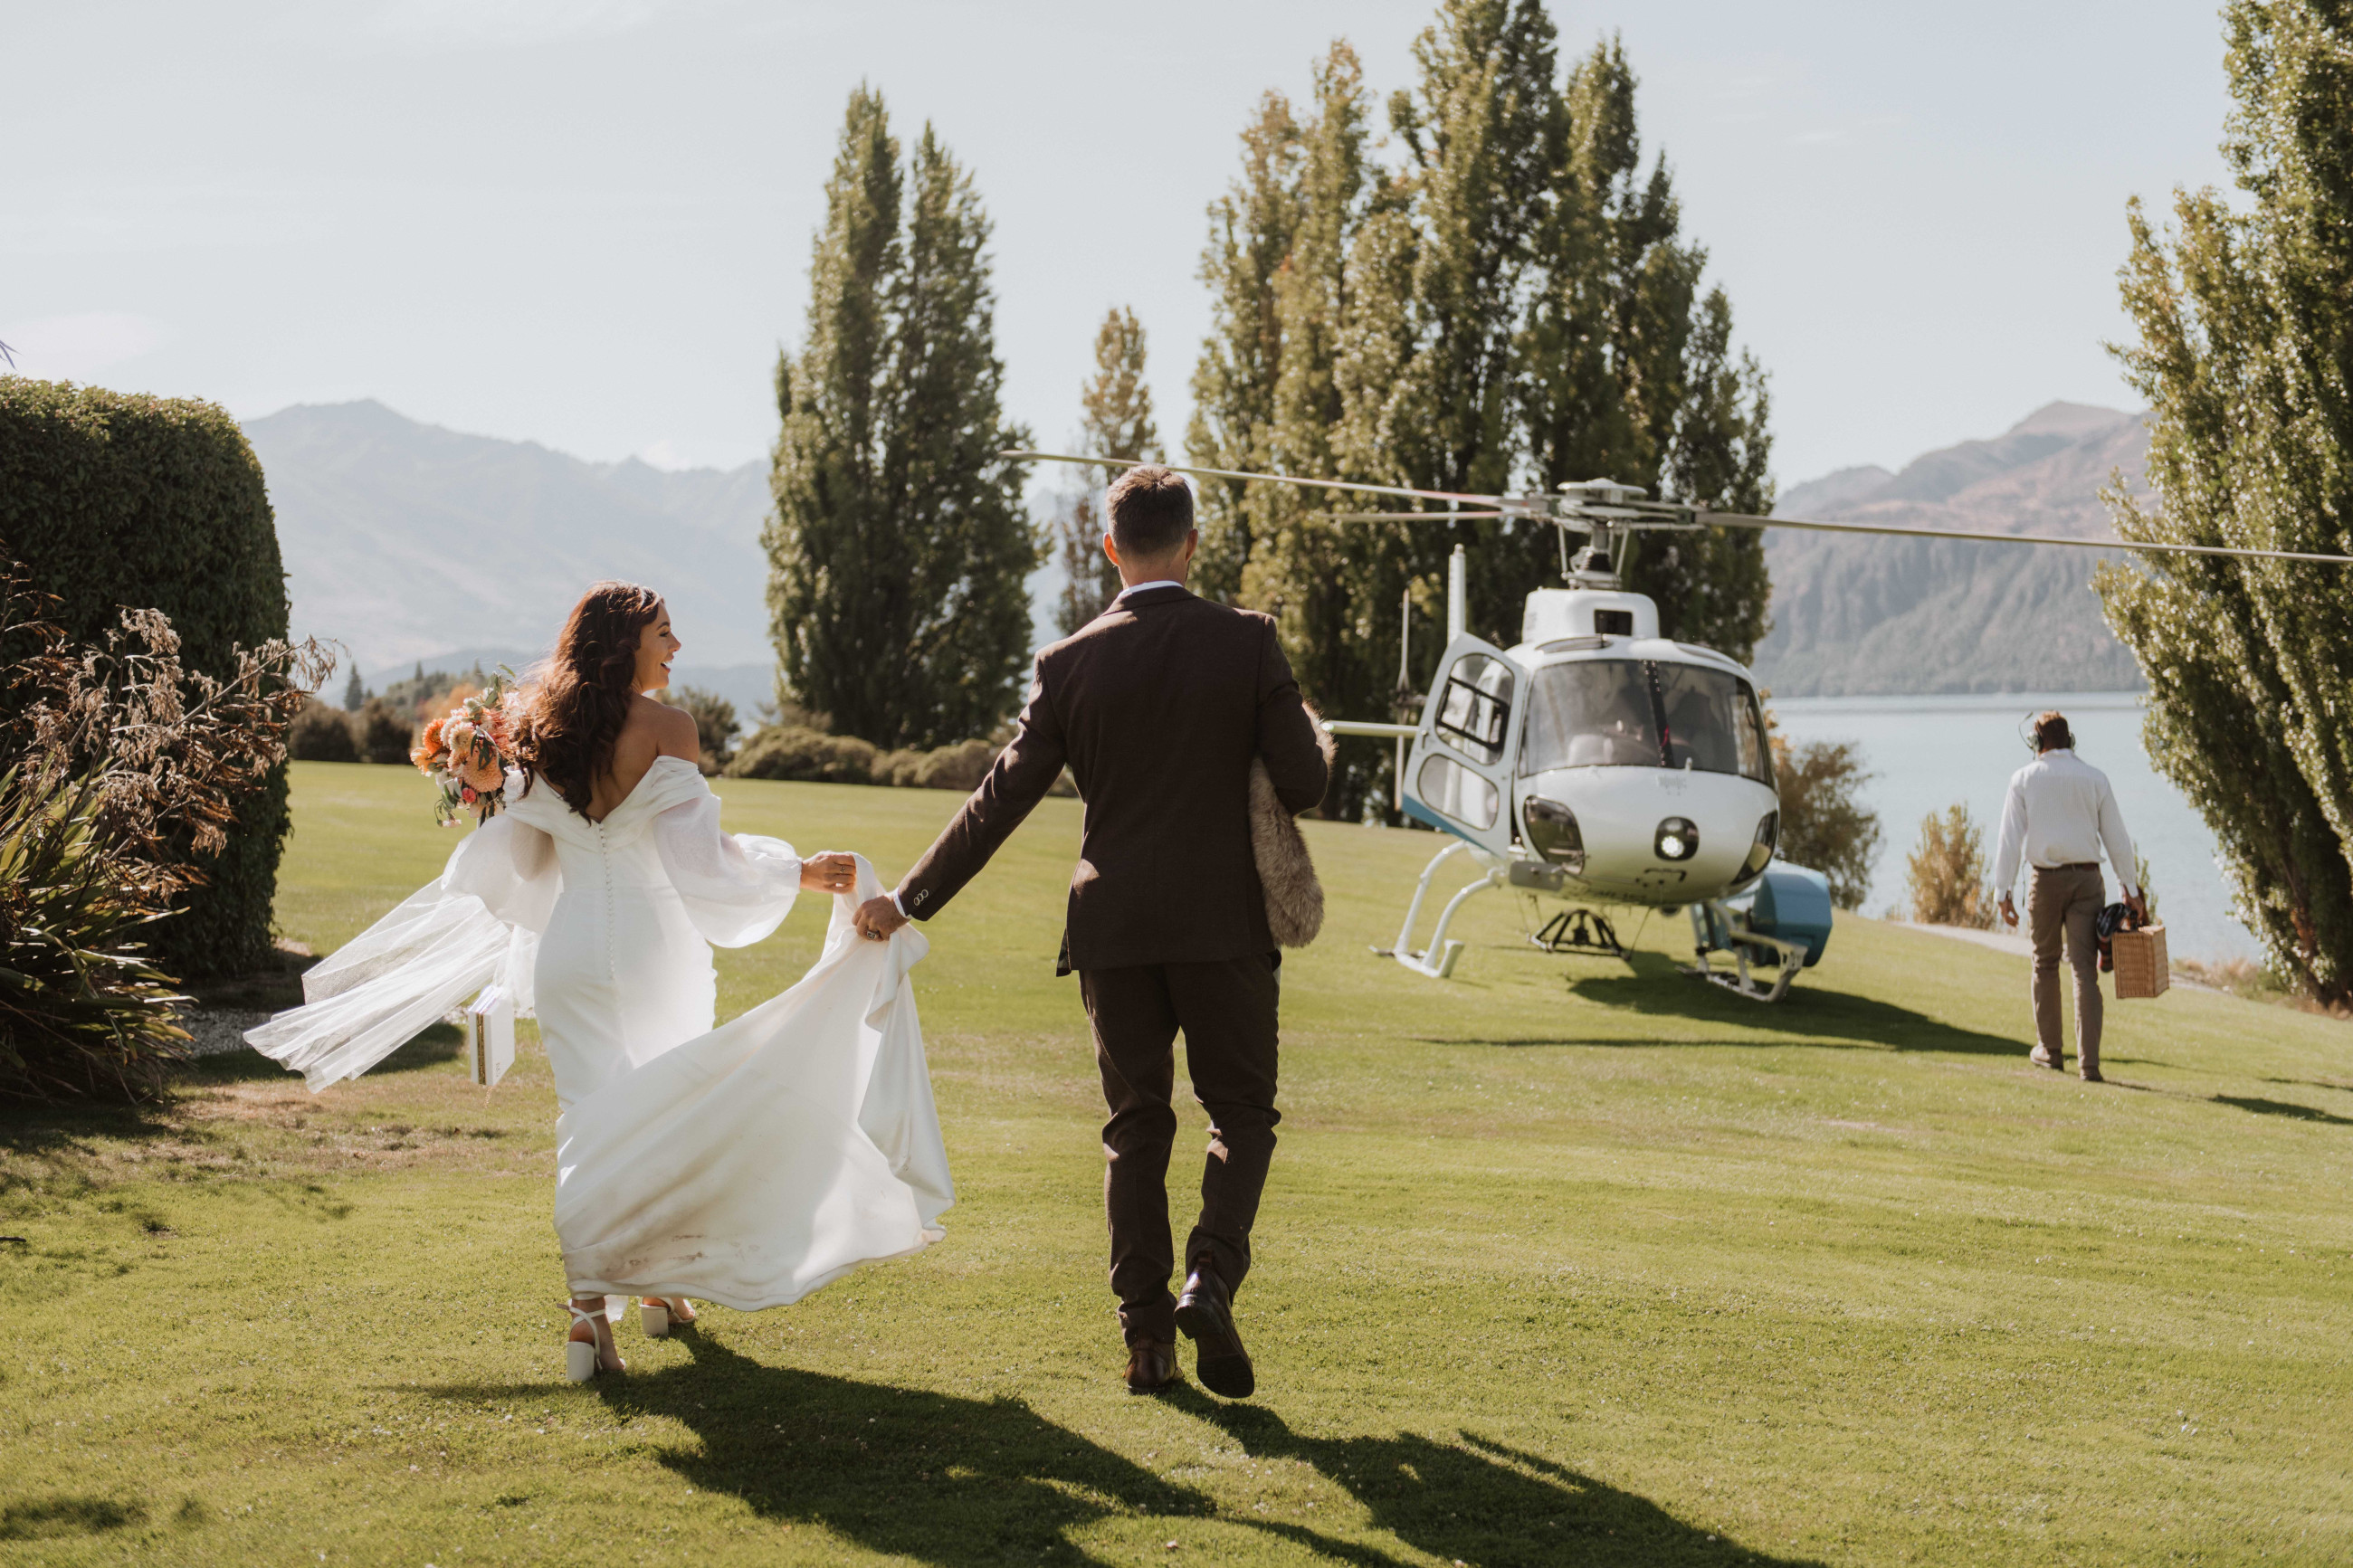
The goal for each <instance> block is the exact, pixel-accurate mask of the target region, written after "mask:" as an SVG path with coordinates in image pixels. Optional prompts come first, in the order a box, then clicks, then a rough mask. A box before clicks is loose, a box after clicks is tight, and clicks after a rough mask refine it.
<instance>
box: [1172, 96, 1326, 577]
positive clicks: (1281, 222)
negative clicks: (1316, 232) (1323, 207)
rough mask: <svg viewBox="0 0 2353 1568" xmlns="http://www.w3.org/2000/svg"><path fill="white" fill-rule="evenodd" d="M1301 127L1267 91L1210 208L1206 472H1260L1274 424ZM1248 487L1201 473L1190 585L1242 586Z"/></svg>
mask: <svg viewBox="0 0 2353 1568" xmlns="http://www.w3.org/2000/svg"><path fill="white" fill-rule="evenodd" d="M1298 171H1299V127H1298V124H1297V123H1296V121H1293V118H1292V113H1291V100H1289V99H1287V98H1285V97H1284V96H1283V95H1282V94H1281V93H1279V92H1272V91H1270V92H1268V93H1267V94H1265V95H1264V96H1263V97H1262V98H1261V99H1260V100H1259V103H1258V108H1257V110H1256V111H1255V112H1254V113H1253V114H1252V116H1251V118H1250V123H1249V124H1248V125H1247V126H1245V127H1243V129H1242V172H1241V175H1240V178H1239V179H1237V180H1236V181H1235V182H1234V183H1233V184H1232V185H1230V186H1229V187H1228V189H1227V191H1226V193H1225V194H1224V195H1221V196H1219V198H1218V199H1217V200H1216V201H1213V202H1211V203H1210V204H1209V242H1208V246H1207V247H1205V248H1204V249H1203V251H1202V253H1201V268H1200V278H1201V280H1202V281H1203V282H1204V283H1207V284H1208V286H1209V335H1208V339H1207V340H1206V341H1205V342H1203V343H1202V345H1201V357H1200V359H1199V360H1198V363H1196V364H1195V366H1194V369H1193V416H1192V418H1191V419H1190V420H1189V421H1188V422H1187V425H1186V427H1185V447H1186V450H1187V453H1188V454H1189V455H1190V456H1191V458H1192V460H1193V462H1194V463H1195V464H1197V465H1198V466H1199V467H1202V468H1236V469H1263V468H1266V467H1267V465H1268V462H1269V460H1270V453H1269V448H1268V442H1269V440H1270V438H1271V433H1272V429H1273V426H1274V383H1275V377H1276V376H1277V375H1278V374H1280V371H1281V367H1282V330H1281V328H1280V327H1279V326H1278V325H1277V323H1276V321H1275V305H1274V276H1275V273H1276V272H1277V271H1278V270H1279V269H1280V268H1282V264H1283V261H1284V258H1287V257H1288V256H1289V255H1290V254H1291V237H1292V231H1293V229H1294V228H1295V227H1296V226H1297V223H1298V217H1297V208H1298V191H1297V185H1298V178H1299V173H1298ZM1247 489H1248V487H1246V486H1244V485H1241V484H1240V483H1237V482H1235V481H1233V480H1230V479H1203V480H1202V481H1201V482H1200V485H1199V487H1198V496H1199V506H1198V509H1197V515H1198V521H1199V525H1200V529H1201V548H1200V552H1199V553H1198V555H1197V556H1196V557H1195V558H1194V564H1193V586H1194V587H1195V588H1196V589H1198V591H1199V592H1201V593H1202V594H1204V595H1208V596H1209V597H1211V598H1217V599H1224V600H1232V599H1234V598H1235V597H1236V596H1237V595H1240V592H1241V584H1242V567H1243V564H1244V563H1246V562H1248V561H1249V559H1250V519H1249V516H1248V514H1247V512H1246V510H1245V508H1246V505H1247Z"/></svg>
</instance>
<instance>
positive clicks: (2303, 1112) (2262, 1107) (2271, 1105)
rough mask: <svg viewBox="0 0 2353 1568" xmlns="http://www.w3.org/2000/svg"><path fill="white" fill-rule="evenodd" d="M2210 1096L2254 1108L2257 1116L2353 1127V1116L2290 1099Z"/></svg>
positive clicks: (2245, 1108)
mask: <svg viewBox="0 0 2353 1568" xmlns="http://www.w3.org/2000/svg"><path fill="white" fill-rule="evenodd" d="M2209 1098H2210V1099H2211V1100H2212V1101H2213V1103H2215V1104H2216V1105H2230V1106H2235V1107H2237V1108H2238V1109H2239V1110H2252V1111H2253V1112H2254V1113H2255V1114H2256V1115H2257V1116H2284V1117H2287V1118H2288V1119H2290V1120H2291V1121H2325V1122H2327V1123H2328V1124H2329V1125H2330V1126H2332V1127H2353V1116H2339V1115H2337V1113H2336V1112H2335V1111H2333V1110H2320V1109H2319V1108H2318V1107H2317V1106H2311V1105H2298V1104H2296V1103H2295V1101H2294V1100H2258V1099H2257V1098H2255V1097H2254V1096H2253V1095H2244V1094H2217V1095H2211V1096H2209Z"/></svg>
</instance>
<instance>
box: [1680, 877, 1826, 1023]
mask: <svg viewBox="0 0 2353 1568" xmlns="http://www.w3.org/2000/svg"><path fill="white" fill-rule="evenodd" d="M1703 909H1705V910H1708V911H1710V912H1712V913H1713V914H1714V915H1715V919H1716V920H1717V921H1721V922H1722V926H1723V929H1724V930H1725V931H1727V932H1729V933H1730V940H1729V941H1726V942H1724V943H1723V944H1722V945H1720V946H1716V945H1711V944H1710V943H1709V942H1708V938H1707V935H1706V933H1705V928H1706V923H1707V922H1706V921H1705V920H1704V917H1703V916H1702V914H1701V912H1700V911H1701V910H1703ZM1692 934H1693V937H1694V939H1695V940H1694V943H1693V945H1694V947H1695V948H1696V949H1697V952H1695V953H1694V962H1693V963H1690V964H1689V965H1687V966H1686V967H1685V968H1684V970H1683V973H1685V974H1690V975H1695V976H1697V977H1699V978H1700V979H1703V980H1705V981H1707V982H1708V983H1709V984H1715V985H1721V986H1723V987H1724V988H1725V990H1726V991H1729V992H1731V993H1732V994H1735V995H1736V996H1746V997H1747V998H1748V999H1749V1000H1750V1001H1751V1002H1778V1001H1779V1000H1780V999H1781V998H1782V997H1783V996H1784V995H1786V994H1788V990H1789V982H1790V981H1792V980H1794V979H1796V978H1797V977H1798V971H1799V970H1800V969H1803V968H1804V967H1805V966H1806V947H1805V944H1804V943H1802V942H1783V941H1782V940H1781V939H1780V938H1778V937H1771V936H1765V935H1763V934H1761V933H1759V932H1757V931H1752V930H1750V929H1748V924H1747V917H1746V915H1745V914H1743V913H1741V912H1740V911H1738V910H1733V909H1730V908H1727V907H1726V906H1725V905H1724V904H1722V903H1720V902H1718V901H1717V900H1714V899H1710V900H1707V901H1706V902H1705V903H1704V905H1702V904H1694V905H1693V906H1692ZM1711 952H1728V953H1730V954H1731V955H1732V962H1733V965H1734V967H1733V968H1731V969H1729V970H1725V969H1718V968H1716V967H1715V965H1714V964H1712V963H1709V962H1708V954H1709V953H1711ZM1752 953H1753V954H1755V955H1756V956H1757V957H1760V958H1761V957H1763V956H1765V955H1766V954H1768V953H1769V954H1770V955H1772V956H1773V957H1776V958H1778V959H1779V960H1780V961H1781V962H1780V964H1779V966H1778V968H1776V969H1774V970H1772V971H1771V972H1770V973H1771V983H1770V984H1767V982H1766V981H1765V980H1763V979H1762V978H1760V977H1759V976H1758V975H1757V974H1756V973H1752V972H1751V970H1750V967H1749V959H1750V956H1751V955H1752ZM1759 967H1762V966H1761V965H1760V966H1759Z"/></svg>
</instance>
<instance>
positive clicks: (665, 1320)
mask: <svg viewBox="0 0 2353 1568" xmlns="http://www.w3.org/2000/svg"><path fill="white" fill-rule="evenodd" d="M681 1308H683V1309H685V1310H683V1311H681V1310H679V1309H681ZM698 1315H699V1314H698V1313H697V1312H696V1311H695V1310H694V1303H693V1302H691V1301H690V1300H687V1299H686V1298H685V1297H683V1296H669V1297H663V1296H648V1297H647V1298H646V1299H645V1300H643V1301H642V1302H640V1303H639V1304H638V1327H639V1328H641V1329H643V1330H645V1331H646V1338H648V1339H649V1340H659V1339H665V1338H667V1337H668V1336H669V1334H670V1329H671V1328H672V1327H673V1326H675V1327H678V1328H684V1327H685V1326H686V1325H687V1324H689V1323H691V1322H693V1321H695V1319H696V1317H697V1316H698Z"/></svg>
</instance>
